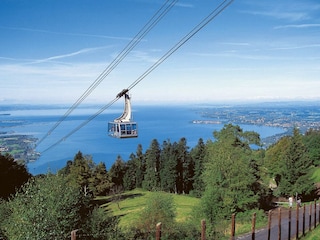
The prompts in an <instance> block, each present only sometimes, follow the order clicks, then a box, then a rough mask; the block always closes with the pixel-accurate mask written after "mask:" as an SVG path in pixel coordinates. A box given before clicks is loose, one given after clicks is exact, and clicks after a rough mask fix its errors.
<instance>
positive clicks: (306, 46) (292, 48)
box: [272, 44, 320, 50]
mask: <svg viewBox="0 0 320 240" xmlns="http://www.w3.org/2000/svg"><path fill="white" fill-rule="evenodd" d="M305 48H320V44H308V45H299V46H286V47H278V48H273V49H272V50H295V49H305Z"/></svg>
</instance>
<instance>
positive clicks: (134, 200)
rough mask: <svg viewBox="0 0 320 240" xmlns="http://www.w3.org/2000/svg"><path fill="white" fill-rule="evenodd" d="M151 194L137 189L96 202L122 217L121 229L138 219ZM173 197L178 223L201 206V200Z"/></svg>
mask: <svg viewBox="0 0 320 240" xmlns="http://www.w3.org/2000/svg"><path fill="white" fill-rule="evenodd" d="M150 194H151V192H148V191H145V190H142V189H135V190H132V191H127V192H124V193H122V194H119V195H117V196H115V195H114V196H106V197H97V198H96V201H98V202H100V203H101V207H103V208H104V209H106V210H108V211H112V212H113V214H114V215H115V216H120V226H121V227H128V226H130V224H132V222H134V221H135V220H137V219H138V217H139V213H140V212H141V210H142V209H143V208H144V206H145V202H146V200H147V198H148V197H149V196H150ZM165 194H171V193H165ZM171 195H172V196H173V199H174V203H175V205H176V210H177V212H176V214H177V215H176V221H177V222H184V221H186V220H187V218H188V217H189V216H190V214H191V212H192V208H193V207H194V206H196V205H198V204H199V202H200V199H198V198H195V197H190V196H188V195H177V194H171Z"/></svg>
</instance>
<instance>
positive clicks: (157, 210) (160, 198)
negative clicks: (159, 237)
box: [137, 192, 176, 239]
mask: <svg viewBox="0 0 320 240" xmlns="http://www.w3.org/2000/svg"><path fill="white" fill-rule="evenodd" d="M175 216H176V207H175V205H174V201H173V196H172V195H170V194H167V193H164V192H153V193H151V195H150V196H149V197H148V199H147V201H146V204H145V207H144V209H143V210H142V212H141V214H140V216H139V219H138V222H137V227H138V229H139V230H140V231H141V232H143V233H145V235H144V238H143V239H149V238H148V236H149V237H150V234H151V233H153V232H154V228H155V226H156V224H157V223H159V222H161V223H162V231H163V232H170V229H172V228H173V226H174V223H175V220H174V219H175Z"/></svg>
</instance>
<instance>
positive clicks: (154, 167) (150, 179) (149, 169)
mask: <svg viewBox="0 0 320 240" xmlns="http://www.w3.org/2000/svg"><path fill="white" fill-rule="evenodd" d="M160 151H161V150H160V146H159V143H158V141H157V140H156V139H153V140H152V142H151V145H150V147H149V149H148V150H147V151H146V156H145V159H146V171H145V175H144V180H143V182H142V187H143V188H144V189H146V190H157V189H159V187H160V175H159V174H160Z"/></svg>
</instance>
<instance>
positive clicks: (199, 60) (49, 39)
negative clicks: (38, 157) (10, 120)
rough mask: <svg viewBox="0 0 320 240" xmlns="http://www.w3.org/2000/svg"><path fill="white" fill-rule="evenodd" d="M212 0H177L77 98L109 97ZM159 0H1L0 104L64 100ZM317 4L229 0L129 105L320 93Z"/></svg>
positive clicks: (310, 0) (71, 98) (86, 82)
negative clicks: (105, 74)
mask: <svg viewBox="0 0 320 240" xmlns="http://www.w3.org/2000/svg"><path fill="white" fill-rule="evenodd" d="M220 2H221V1H217V0H180V1H179V2H178V3H177V4H176V6H174V8H173V9H172V10H171V11H170V12H169V13H168V14H167V15H166V16H165V18H164V19H163V20H162V21H161V22H160V23H159V24H158V25H157V26H155V27H154V29H152V31H151V32H150V33H149V34H148V35H147V36H146V37H145V38H144V39H143V40H142V41H141V42H140V43H139V44H138V46H137V47H135V48H134V49H133V51H132V52H131V53H130V54H129V55H128V56H127V57H126V58H125V59H124V60H123V61H122V62H121V63H120V64H119V65H118V67H117V68H116V69H114V70H113V71H112V73H111V74H110V75H109V76H108V77H107V78H106V79H105V80H104V81H103V82H102V83H101V84H100V85H99V86H98V87H97V88H96V89H95V91H94V92H93V93H92V94H91V95H90V96H89V97H88V98H87V99H86V101H85V102H87V103H98V102H99V103H108V102H109V101H111V100H112V99H114V97H115V96H116V94H117V93H118V92H120V91H121V90H122V89H123V88H126V87H128V86H129V85H130V84H131V83H132V82H134V81H135V80H136V79H137V78H138V77H139V76H141V75H142V74H143V73H144V72H145V71H146V70H147V69H148V68H149V67H150V66H152V65H153V64H154V63H155V62H156V61H157V60H158V59H159V58H160V57H162V56H163V55H164V54H165V53H166V52H167V51H168V50H169V49H170V48H171V47H172V46H174V45H175V44H176V43H177V42H178V41H179V40H180V39H181V38H182V37H183V36H184V35H185V34H187V33H188V32H189V31H190V30H191V29H192V28H193V27H194V26H195V25H197V24H198V23H199V22H200V21H201V20H202V19H203V18H204V17H206V16H207V15H208V14H209V13H210V12H211V11H212V10H213V9H214V8H215V7H216V6H217V5H218V4H219V3H220ZM163 3H164V0H108V1H106V0H67V1H62V0H32V1H25V0H1V1H0V33H1V37H0V81H1V85H0V87H1V94H0V104H1V103H44V104H53V103H59V104H60V103H67V104H69V103H70V104H72V103H73V102H75V101H76V100H77V99H78V98H79V97H80V96H81V94H82V93H83V92H84V91H85V90H86V89H87V88H88V87H89V86H90V85H91V84H92V83H93V82H94V81H95V80H96V78H97V77H98V76H99V74H100V73H101V72H102V71H103V70H104V69H105V68H106V67H107V66H108V64H109V63H110V62H111V61H112V60H113V59H114V58H115V57H116V56H117V54H118V53H119V52H121V50H122V49H123V48H124V47H125V46H126V45H127V44H128V43H129V41H130V40H131V39H132V37H133V36H135V34H136V33H137V32H138V31H139V30H140V29H141V28H142V27H143V26H144V24H145V23H146V22H147V21H148V20H149V19H150V18H151V17H152V15H153V14H154V13H155V12H156V11H157V10H158V9H159V8H160V6H161V5H162V4H163ZM319 76H320V2H319V1H318V0H303V1H301V0H281V1H279V0H259V1H257V0H235V1H234V3H233V4H232V5H231V6H229V7H228V8H227V9H226V10H225V11H224V12H223V13H222V14H221V15H219V16H218V17H217V18H215V19H214V20H213V21H212V22H211V23H210V24H209V25H207V26H206V27H204V28H203V29H202V30H201V31H200V32H199V33H198V34H197V35H196V36H194V37H193V38H192V39H191V40H190V41H188V42H187V43H186V44H185V45H183V46H182V47H181V48H180V49H179V50H178V51H177V52H175V53H174V54H173V55H172V56H171V57H170V58H168V59H167V60H166V61H165V62H164V63H162V64H161V65H160V66H159V67H158V68H157V69H155V70H154V71H153V72H152V73H151V74H150V75H148V76H147V77H146V78H145V79H144V80H143V81H141V82H140V83H139V84H138V85H137V86H136V87H134V88H133V89H132V90H131V94H132V98H133V101H134V102H135V103H141V104H153V103H154V104H157V103H201V102H204V103H211V102H230V101H279V100H286V101H288V100H289V101H292V100H319V99H320V91H319V89H320V79H319Z"/></svg>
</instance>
